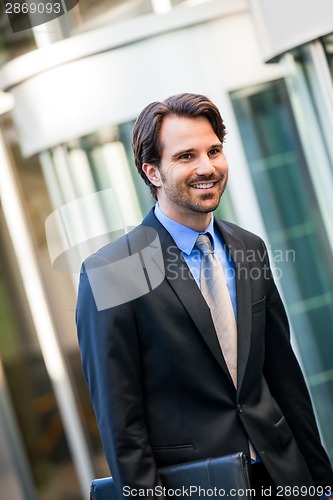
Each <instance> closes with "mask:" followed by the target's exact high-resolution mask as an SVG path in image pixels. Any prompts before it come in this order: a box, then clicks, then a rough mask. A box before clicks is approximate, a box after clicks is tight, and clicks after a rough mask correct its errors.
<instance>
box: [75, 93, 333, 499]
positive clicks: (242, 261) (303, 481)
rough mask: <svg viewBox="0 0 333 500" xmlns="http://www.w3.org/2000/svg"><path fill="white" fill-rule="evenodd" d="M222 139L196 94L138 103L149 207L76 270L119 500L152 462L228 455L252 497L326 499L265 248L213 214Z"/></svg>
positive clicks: (88, 372) (156, 481)
mask: <svg viewBox="0 0 333 500" xmlns="http://www.w3.org/2000/svg"><path fill="white" fill-rule="evenodd" d="M224 136H225V125H224V123H223V120H222V118H221V116H220V113H219V111H218V109H217V107H216V106H215V105H214V104H213V103H212V102H211V101H210V100H209V99H208V98H207V97H205V96H201V95H196V94H180V95H177V96H172V97H170V98H168V99H166V100H165V101H163V102H153V103H151V104H149V105H148V106H147V107H146V108H145V109H144V110H143V111H142V112H141V114H140V116H139V117H138V119H137V121H136V123H135V126H134V129H133V140H132V144H133V151H134V157H135V162H136V166H137V169H138V172H139V174H140V175H141V176H142V178H143V180H144V181H145V182H146V184H147V185H148V186H149V187H150V190H151V193H152V195H153V196H154V198H155V199H156V202H157V203H156V205H155V207H154V209H152V210H151V212H150V213H149V214H148V215H147V217H146V218H145V219H144V220H143V222H142V224H141V225H140V226H138V227H137V228H136V229H135V230H134V231H132V232H131V233H129V234H128V235H126V236H124V237H122V238H120V239H119V240H117V241H116V242H114V243H111V244H109V245H107V246H106V247H104V248H102V249H101V250H100V251H98V252H97V253H96V254H94V255H93V256H91V257H89V258H88V259H87V260H86V261H85V263H84V265H83V267H82V272H81V278H80V286H79V296H78V304H77V327H78V336H79V343H80V349H81V354H82V363H83V369H84V372H85V376H86V379H87V382H88V385H89V388H90V393H91V398H92V402H93V406H94V410H95V413H96V417H97V421H98V425H99V430H100V434H101V439H102V443H103V447H104V450H105V454H106V457H107V460H108V463H109V466H110V469H111V473H112V475H113V477H114V481H115V485H116V489H117V492H118V495H119V498H122V495H123V493H124V487H125V486H126V487H131V488H135V489H136V490H138V489H141V491H145V489H148V488H150V489H151V488H154V487H156V486H157V485H161V484H162V483H161V479H160V477H159V473H158V468H159V467H162V466H166V465H170V464H178V463H182V462H188V461H192V460H197V459H205V458H208V457H217V456H222V455H227V454H231V453H235V452H239V451H244V452H245V453H246V454H247V455H248V457H251V463H252V465H251V485H252V486H253V487H254V488H255V489H256V498H260V492H261V486H265V487H267V486H269V487H273V488H274V487H276V486H277V487H279V488H280V489H279V492H280V493H281V495H280V497H282V498H283V496H284V497H285V498H296V497H299V496H300V495H301V493H300V490H299V493H298V494H297V491H298V490H297V488H301V487H303V489H302V495H301V496H302V498H313V497H314V496H315V497H316V496H326V497H330V495H331V491H333V474H332V469H331V465H330V463H329V459H328V456H327V454H326V452H325V451H324V448H323V446H322V444H321V442H320V437H319V434H318V429H317V425H316V422H315V417H314V413H313V409H312V405H311V401H310V398H309V394H308V391H307V388H306V384H305V382H304V378H303V375H302V373H301V370H300V368H299V365H298V362H297V360H296V358H295V355H294V353H293V351H292V348H291V345H290V339H289V327H288V320H287V317H286V313H285V310H284V307H283V304H282V302H281V299H280V296H279V293H278V291H277V288H276V286H275V283H274V280H273V277H272V273H271V270H270V264H269V260H268V256H267V251H266V247H265V245H264V243H263V241H262V240H261V239H260V238H259V237H258V236H256V235H254V234H252V233H250V232H248V231H246V230H244V229H242V228H240V227H238V226H236V225H234V224H231V223H229V222H225V221H221V220H217V219H216V218H215V217H214V216H213V211H214V210H215V209H216V208H217V206H218V205H219V202H220V198H221V196H222V194H223V192H224V190H225V188H226V185H227V179H228V163H227V159H226V157H225V155H224V151H223V142H224ZM145 245H146V247H145ZM152 252H153V253H154V252H155V253H156V255H155V257H156V258H155V257H154V255H153V256H152ZM159 254H160V258H159ZM249 255H250V256H251V258H248V257H249ZM125 257H126V259H125ZM124 259H125V260H126V266H125V265H124V264H123V265H122V262H123V260H124ZM154 262H155V267H154V265H153V263H154ZM128 265H129V266H132V267H127V266H128ZM135 266H138V267H140V266H141V267H140V269H141V271H142V278H140V279H141V282H140V283H138V281H140V280H138V276H141V275H140V273H139V272H137V270H135V269H136V268H135ZM158 272H159V273H160V274H158ZM131 280H132V281H131ZM294 487H295V488H294ZM292 488H294V489H293V490H291V489H292ZM272 491H274V490H272ZM292 492H294V493H292ZM295 492H296V493H295ZM314 492H315V494H314ZM330 498H331V497H330Z"/></svg>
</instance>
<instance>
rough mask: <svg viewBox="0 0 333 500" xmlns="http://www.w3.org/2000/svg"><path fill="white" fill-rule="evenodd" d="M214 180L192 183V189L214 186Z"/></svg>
mask: <svg viewBox="0 0 333 500" xmlns="http://www.w3.org/2000/svg"><path fill="white" fill-rule="evenodd" d="M214 184H215V183H214V182H201V183H200V184H193V186H192V187H193V188H194V189H210V188H212V187H213V186H214Z"/></svg>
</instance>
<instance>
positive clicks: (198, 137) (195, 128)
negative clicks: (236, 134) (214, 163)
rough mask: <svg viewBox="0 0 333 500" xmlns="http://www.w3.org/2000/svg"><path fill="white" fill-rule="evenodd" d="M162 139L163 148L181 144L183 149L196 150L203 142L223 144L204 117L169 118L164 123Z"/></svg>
mask: <svg viewBox="0 0 333 500" xmlns="http://www.w3.org/2000/svg"><path fill="white" fill-rule="evenodd" d="M160 139H161V144H162V147H167V146H169V145H172V144H179V146H181V147H188V148H195V147H197V146H199V145H200V144H202V143H203V142H205V143H206V142H207V144H208V143H210V142H211V143H212V144H211V145H213V144H221V141H220V140H219V139H218V137H217V136H216V134H215V132H214V129H213V127H212V125H211V123H210V122H209V120H208V119H207V118H206V117H203V116H200V117H196V118H192V117H183V116H175V115H171V116H167V117H166V118H165V119H164V120H163V123H162V127H161V135H160Z"/></svg>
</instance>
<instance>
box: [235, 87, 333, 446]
mask: <svg viewBox="0 0 333 500" xmlns="http://www.w3.org/2000/svg"><path fill="white" fill-rule="evenodd" d="M231 97H232V103H233V107H234V111H235V114H236V118H237V121H238V124H239V129H240V133H241V137H242V141H243V144H244V148H245V153H246V156H247V160H248V164H249V168H250V172H251V175H252V178H253V183H254V187H255V190H256V192H257V197H258V202H259V205H260V207H261V212H262V217H263V220H264V223H265V226H266V230H267V234H268V237H269V244H270V250H271V257H272V264H273V267H275V276H276V278H277V281H278V283H279V285H281V287H282V290H283V295H284V298H285V303H286V305H287V311H288V313H289V316H290V320H291V324H292V327H293V330H294V334H295V338H296V341H297V347H298V351H299V354H300V357H301V362H302V365H303V367H304V371H305V374H306V377H307V380H308V383H309V386H310V391H311V394H312V397H313V401H314V404H315V407H316V412H317V415H318V420H319V424H320V427H321V430H322V433H323V438H324V441H325V444H326V447H327V449H328V450H329V452H330V454H331V456H333V436H332V432H331V414H332V411H333V370H332V359H333V333H332V332H333V307H332V306H333V292H332V290H333V262H332V260H333V259H332V253H331V249H330V245H329V242H328V239H327V234H326V232H325V228H324V225H323V220H322V214H321V212H320V209H319V206H318V203H317V199H316V196H315V192H314V188H313V184H312V179H311V177H310V175H309V171H308V166H307V163H306V160H305V157H304V154H303V150H302V147H301V143H300V139H299V135H298V131H297V128H296V124H295V120H294V117H293V114H292V110H291V105H290V102H289V98H288V93H287V89H286V85H285V82H284V81H283V80H277V81H274V82H271V83H268V84H265V85H261V86H258V87H255V88H252V89H247V90H246V91H237V92H233V93H232V96H231Z"/></svg>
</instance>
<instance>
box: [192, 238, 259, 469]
mask: <svg viewBox="0 0 333 500" xmlns="http://www.w3.org/2000/svg"><path fill="white" fill-rule="evenodd" d="M196 246H197V247H198V248H199V250H201V252H202V253H203V256H202V263H201V270H200V288H201V292H202V295H203V296H204V298H205V300H206V302H207V304H208V305H209V307H210V312H211V315H212V318H213V322H214V326H215V330H216V333H217V337H218V339H219V343H220V346H221V350H222V353H223V356H224V360H225V362H226V365H227V367H228V370H229V372H230V375H231V378H232V381H233V383H234V386H235V387H236V388H237V325H236V319H235V313H234V309H233V307H232V303H231V299H230V294H229V290H228V287H227V283H226V280H225V277H224V273H223V269H222V267H221V265H220V263H219V261H218V259H217V257H216V255H215V254H214V252H213V249H212V245H211V242H210V239H209V236H208V235H207V234H199V236H198V239H197V242H196ZM249 449H250V456H251V459H252V460H256V457H257V453H256V451H255V449H254V446H253V445H252V443H251V441H249Z"/></svg>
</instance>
